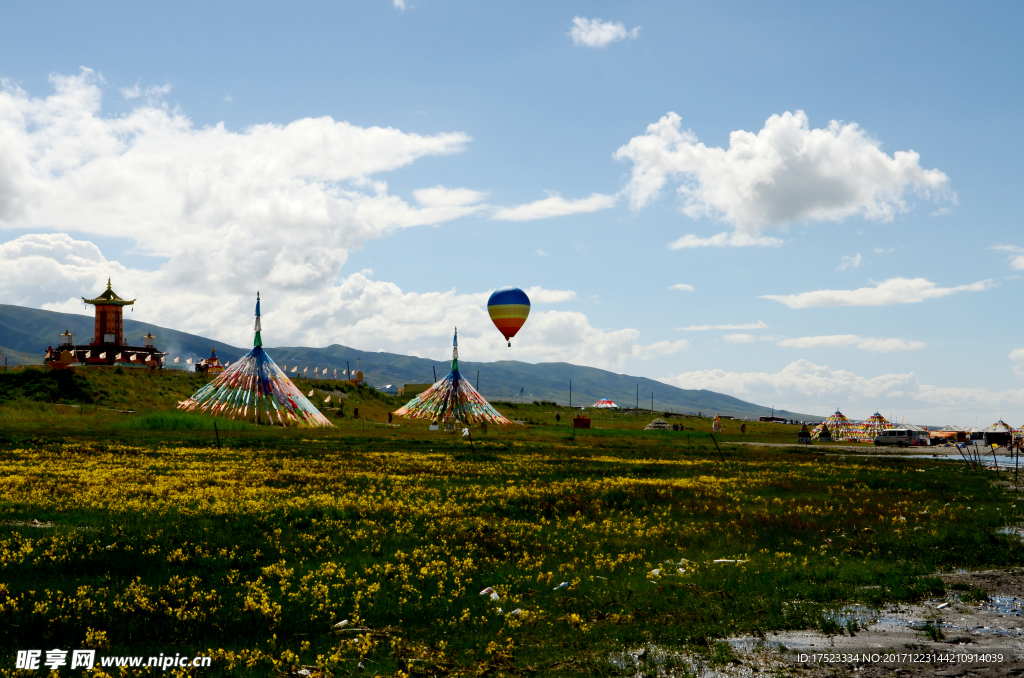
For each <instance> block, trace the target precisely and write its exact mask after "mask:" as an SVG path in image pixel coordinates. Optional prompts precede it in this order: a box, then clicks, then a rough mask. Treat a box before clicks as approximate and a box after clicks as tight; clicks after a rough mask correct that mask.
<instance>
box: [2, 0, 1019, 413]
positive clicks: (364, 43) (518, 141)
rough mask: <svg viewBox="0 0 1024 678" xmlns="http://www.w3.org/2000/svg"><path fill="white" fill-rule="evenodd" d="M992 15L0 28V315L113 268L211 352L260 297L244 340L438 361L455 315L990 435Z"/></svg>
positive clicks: (1011, 59) (495, 351)
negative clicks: (506, 301) (253, 327)
mask: <svg viewBox="0 0 1024 678" xmlns="http://www.w3.org/2000/svg"><path fill="white" fill-rule="evenodd" d="M1022 14H1024V10H1022V9H1021V7H1020V6H1019V5H1017V4H1012V3H1001V4H1000V3H990V4H986V5H984V6H981V7H980V8H979V7H978V6H974V7H966V6H963V5H958V4H953V3H946V4H942V3H903V4H899V5H898V6H893V5H891V4H889V3H860V4H857V5H843V6H838V5H821V4H818V3H804V4H801V3H775V4H772V5H765V4H761V3H750V4H740V3H731V4H730V3H713V4H712V3H708V4H706V5H698V4H686V3H629V4H621V3H534V4H532V5H527V6H520V5H514V4H511V3H509V4H499V3H440V2H412V1H409V0H407V2H406V3H405V6H404V8H402V7H400V6H396V4H395V3H394V2H384V1H381V2H364V3H356V2H353V3H322V4H321V3H305V4H289V5H288V6H280V5H276V4H259V3H245V4H240V3H239V4H229V3H222V4H219V5H217V6H216V7H210V6H208V5H207V4H192V5H189V4H178V5H176V6H175V7H174V9H173V11H172V10H169V9H167V8H162V7H158V6H150V5H138V4H128V3H107V4H103V5H99V6H96V5H91V6H86V5H80V4H71V3H65V4H52V5H46V6H45V7H39V6H33V5H19V6H14V7H12V8H8V9H7V10H6V12H5V21H4V22H3V24H2V25H0V78H3V79H4V88H3V93H2V96H0V229H2V230H0V260H2V261H3V266H2V267H0V298H2V299H3V300H4V301H5V302H6V303H18V304H24V305H29V306H36V307H44V308H53V309H58V310H67V311H77V312H82V310H83V309H82V307H81V304H80V303H77V304H76V303H75V302H74V299H75V298H76V297H80V296H81V295H82V294H91V293H94V292H96V291H98V290H97V289H95V288H97V287H98V286H99V285H100V284H101V283H102V282H105V279H106V277H107V276H112V277H113V278H114V280H115V289H117V290H118V291H119V292H122V293H123V294H124V295H127V296H131V297H134V296H138V297H139V299H140V303H139V305H138V307H137V309H136V311H135V314H136V316H137V317H138V318H139V319H145V320H149V321H152V322H157V323H161V324H165V325H170V326H174V327H176V328H179V329H184V330H190V331H195V332H198V333H204V334H208V335H210V336H213V337H215V338H217V339H220V340H224V341H231V342H234V343H236V344H243V343H244V342H245V341H247V339H248V334H249V324H250V318H249V316H250V314H251V305H252V304H251V297H252V296H254V293H255V289H257V288H259V289H260V290H261V291H262V292H263V296H264V299H265V307H264V308H265V313H266V315H267V320H266V322H265V323H264V326H265V327H266V328H267V331H266V333H265V334H266V335H267V341H268V343H270V344H275V343H276V344H279V345H281V344H304V345H327V344H331V343H342V344H347V345H351V346H356V347H358V348H361V349H368V350H377V349H383V350H390V351H397V352H403V353H411V354H417V355H424V356H440V355H443V354H445V353H446V352H447V349H446V347H447V344H448V342H449V338H450V332H451V326H452V325H454V324H459V325H460V334H461V335H463V337H464V339H463V337H460V339H463V344H464V348H463V350H462V353H463V355H464V357H465V358H467V359H480V360H488V359H492V360H493V359H499V358H504V357H508V356H509V355H510V354H511V356H512V357H514V358H516V359H521V360H531V361H545V360H564V361H569V362H576V363H582V364H590V365H595V366H598V367H603V368H607V369H612V370H615V371H619V372H627V373H632V374H642V375H644V376H649V377H653V378H658V379H663V380H665V381H667V382H668V383H673V384H676V385H679V386H683V387H687V388H708V389H712V390H716V391H722V392H726V393H730V394H733V395H736V396H739V397H742V398H745V399H748V400H753V401H755V402H759V403H763V404H767V405H773V404H774V405H776V406H778V407H787V408H790V409H797V410H800V411H805V412H815V413H828V412H830V411H831V410H832V409H833V408H834V407H837V406H838V407H840V408H841V409H843V410H844V412H846V413H847V414H848V415H850V416H853V417H867V416H868V415H870V414H871V413H872V412H873V411H875V410H880V411H881V412H882V413H883V414H886V415H890V416H896V417H905V418H907V419H909V420H913V421H917V422H918V423H944V422H950V423H961V424H973V423H974V422H975V420H977V421H978V423H982V424H986V423H989V422H990V421H993V420H995V419H996V418H998V417H1002V418H1003V419H1005V420H1007V421H1009V422H1010V423H1012V424H1014V425H1018V424H1020V423H1024V411H1022V409H1024V382H1022V380H1024V371H1022V370H1024V350H1021V351H1020V352H1018V353H1016V354H1015V353H1014V351H1018V349H1022V348H1024V338H1021V337H1019V336H1018V332H1017V328H1018V321H1017V318H1016V313H1015V311H1016V300H1017V296H1018V295H1019V293H1020V285H1021V281H1020V279H1019V277H1018V276H1019V275H1020V271H1021V270H1024V258H1020V259H1018V257H1019V256H1020V255H1021V254H1022V253H1024V250H1021V249H1015V248H1020V247H1024V238H1022V237H1021V236H1020V234H1019V231H1020V229H1019V225H1018V224H1019V218H1020V217H1019V215H1020V214H1021V213H1022V210H1021V207H1022V206H1021V202H1022V198H1021V191H1020V189H1019V187H1020V185H1021V176H1020V175H1021V170H1020V169H1019V165H1020V163H1019V158H1020V157H1021V150H1022V149H1021V135H1020V133H1019V131H1018V127H1019V123H1018V118H1019V111H1020V109H1021V106H1020V104H1021V102H1020V98H1021V90H1020V87H1019V83H1020V82H1021V73H1020V71H1021V64H1022V63H1024V59H1022V56H1024V55H1022V54H1021V51H1022V48H1021V41H1020V39H1019V35H1020V34H1021V29H1022V28H1024V26H1022ZM574 29H575V37H574V35H573V31H574ZM83 69H86V70H83ZM833 121H836V122H835V123H834V125H833V127H831V128H830V125H831V124H833ZM652 125H653V126H655V127H653V128H650V127H649V126H652ZM730 144H732V145H730ZM743 144H746V146H744V147H743V148H740V146H741V145H743ZM910 152H913V154H916V155H913V154H910ZM439 187H442V188H439ZM680 189H682V190H680ZM553 196H560V197H561V198H560V199H559V198H553ZM545 200H547V202H538V201H545ZM687 236H691V237H689V238H688V239H687ZM716 236H717V238H716ZM709 239H713V240H709ZM673 243H675V244H676V247H675V248H673V247H671V246H670V245H672V244H673ZM681 245H688V246H681ZM736 245H743V246H736ZM509 284H512V285H517V286H519V287H522V288H523V289H529V290H533V291H532V293H531V296H532V297H533V298H534V310H533V314H532V315H531V318H530V320H529V321H528V322H527V324H526V326H525V327H524V329H523V331H522V332H521V334H520V336H519V337H517V340H516V341H514V342H513V344H514V347H513V349H512V350H511V351H510V350H509V349H507V347H505V346H504V343H503V341H502V340H501V337H500V336H498V335H497V332H496V330H494V329H493V328H491V327H490V326H489V321H488V319H487V317H486V313H485V311H484V308H483V306H484V303H485V301H486V297H487V295H488V294H489V292H490V291H491V290H493V289H494V288H497V287H500V286H504V285H509ZM679 285H682V286H690V287H692V290H689V289H685V288H684V289H673V288H672V287H673V286H679ZM814 293H816V294H814ZM767 297H772V298H767ZM699 326H738V328H736V329H706V330H695V329H680V328H693V327H699ZM744 326H746V327H748V329H744ZM750 326H753V327H750ZM275 334H276V337H275V336H274V335H275ZM0 344H2V341H0ZM609 395H610V396H612V397H615V394H609Z"/></svg>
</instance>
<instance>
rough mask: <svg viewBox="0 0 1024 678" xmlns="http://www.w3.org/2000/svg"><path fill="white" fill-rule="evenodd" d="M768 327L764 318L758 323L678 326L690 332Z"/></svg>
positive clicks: (679, 328) (761, 328)
mask: <svg viewBox="0 0 1024 678" xmlns="http://www.w3.org/2000/svg"><path fill="white" fill-rule="evenodd" d="M766 327H768V326H767V325H766V324H765V323H764V321H763V320H758V321H757V322H756V323H745V324H743V325H690V326H689V327H677V328H676V329H677V330H685V331H688V332H704V331H707V330H763V329H765V328H766Z"/></svg>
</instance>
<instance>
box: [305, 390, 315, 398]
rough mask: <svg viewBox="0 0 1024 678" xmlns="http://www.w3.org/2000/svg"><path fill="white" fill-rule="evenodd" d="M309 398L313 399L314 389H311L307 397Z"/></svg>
mask: <svg viewBox="0 0 1024 678" xmlns="http://www.w3.org/2000/svg"><path fill="white" fill-rule="evenodd" d="M306 397H307V398H312V397H313V389H309V393H308V394H307V395H306Z"/></svg>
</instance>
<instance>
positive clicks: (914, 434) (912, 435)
mask: <svg viewBox="0 0 1024 678" xmlns="http://www.w3.org/2000/svg"><path fill="white" fill-rule="evenodd" d="M930 444H931V439H930V438H929V437H928V435H927V433H925V432H923V431H910V430H907V429H904V428H891V429H889V430H888V431H882V432H881V433H879V434H878V435H877V436H875V445H896V446H897V447H912V446H918V445H930Z"/></svg>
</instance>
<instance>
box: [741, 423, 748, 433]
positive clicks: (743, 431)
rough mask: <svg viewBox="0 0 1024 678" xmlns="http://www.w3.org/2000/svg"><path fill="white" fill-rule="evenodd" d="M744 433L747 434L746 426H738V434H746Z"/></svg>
mask: <svg viewBox="0 0 1024 678" xmlns="http://www.w3.org/2000/svg"><path fill="white" fill-rule="evenodd" d="M746 432H747V425H746V424H740V433H746Z"/></svg>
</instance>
